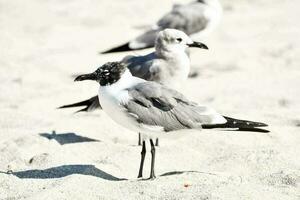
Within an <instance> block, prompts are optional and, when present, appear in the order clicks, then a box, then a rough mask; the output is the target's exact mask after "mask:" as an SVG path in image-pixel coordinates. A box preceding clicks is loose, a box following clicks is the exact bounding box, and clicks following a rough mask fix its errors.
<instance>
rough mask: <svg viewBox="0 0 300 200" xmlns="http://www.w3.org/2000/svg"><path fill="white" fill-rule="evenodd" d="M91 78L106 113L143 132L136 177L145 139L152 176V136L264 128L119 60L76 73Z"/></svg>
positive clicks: (119, 121)
mask: <svg viewBox="0 0 300 200" xmlns="http://www.w3.org/2000/svg"><path fill="white" fill-rule="evenodd" d="M84 80H93V81H97V82H98V83H99V85H100V86H99V91H98V97H99V100H100V101H101V106H102V108H103V110H104V111H105V112H106V114H107V115H108V116H109V117H110V118H111V119H112V120H113V121H115V122H116V123H118V124H120V125H121V126H123V127H125V128H128V129H129V130H131V131H134V132H140V133H142V134H143V145H142V151H141V161H140V167H139V172H138V178H142V177H143V167H144V159H145V156H146V143H145V141H146V140H150V145H151V170H150V179H154V178H155V177H156V176H155V170H154V168H155V146H154V142H153V138H158V137H164V136H172V135H175V134H176V132H175V131H178V130H182V129H197V130H201V129H206V128H207V129H211V128H224V129H237V130H241V131H245V130H246V131H260V132H261V131H265V132H268V130H264V129H259V128H257V127H265V126H267V124H265V123H261V122H253V121H247V120H239V119H234V118H231V117H226V116H223V115H221V114H219V113H218V112H216V111H215V110H214V109H212V108H209V107H207V106H203V105H199V104H197V103H194V102H192V101H190V100H188V99H187V98H186V97H185V96H184V95H182V94H181V93H179V92H177V91H176V90H173V89H171V88H169V87H167V86H165V85H162V84H159V83H156V82H153V81H146V80H144V79H141V78H138V77H135V76H132V74H131V73H130V70H129V69H128V68H127V67H126V65H125V64H124V63H122V62H109V63H106V64H104V65H102V66H101V67H99V68H98V69H97V70H96V71H95V72H93V73H90V74H83V75H80V76H78V77H77V78H76V79H75V81H84Z"/></svg>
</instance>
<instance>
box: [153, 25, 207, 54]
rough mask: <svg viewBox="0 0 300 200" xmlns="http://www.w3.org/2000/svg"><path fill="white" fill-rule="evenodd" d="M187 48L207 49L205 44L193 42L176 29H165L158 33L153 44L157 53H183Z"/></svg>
mask: <svg viewBox="0 0 300 200" xmlns="http://www.w3.org/2000/svg"><path fill="white" fill-rule="evenodd" d="M188 47H197V48H200V49H208V47H207V46H206V45H205V44H203V43H201V42H196V41H193V40H192V39H191V38H190V37H189V36H188V35H187V34H185V33H184V32H182V31H179V30H176V29H165V30H163V31H160V32H159V33H158V35H157V38H156V42H155V49H156V51H157V52H162V51H185V50H186V49H187V48H188Z"/></svg>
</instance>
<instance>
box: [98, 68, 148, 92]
mask: <svg viewBox="0 0 300 200" xmlns="http://www.w3.org/2000/svg"><path fill="white" fill-rule="evenodd" d="M142 82H145V80H143V79H140V78H137V77H134V76H132V75H131V73H130V71H129V70H128V69H126V71H125V72H124V73H123V74H122V76H121V78H120V79H119V80H118V81H117V82H115V83H113V84H111V85H106V86H101V85H100V89H99V90H100V92H101V90H102V91H109V92H110V93H118V92H119V91H122V90H124V89H126V88H130V87H132V86H134V85H136V84H138V83H142Z"/></svg>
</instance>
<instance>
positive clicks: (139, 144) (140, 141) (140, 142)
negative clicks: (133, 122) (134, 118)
mask: <svg viewBox="0 0 300 200" xmlns="http://www.w3.org/2000/svg"><path fill="white" fill-rule="evenodd" d="M138 146H142V140H141V133H139V141H138Z"/></svg>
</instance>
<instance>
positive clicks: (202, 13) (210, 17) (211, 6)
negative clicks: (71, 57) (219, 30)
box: [102, 0, 222, 54]
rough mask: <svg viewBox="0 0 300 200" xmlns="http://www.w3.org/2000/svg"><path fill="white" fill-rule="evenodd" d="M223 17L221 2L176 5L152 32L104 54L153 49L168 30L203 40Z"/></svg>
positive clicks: (214, 0) (147, 32) (203, 1)
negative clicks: (179, 31) (158, 36)
mask: <svg viewBox="0 0 300 200" xmlns="http://www.w3.org/2000/svg"><path fill="white" fill-rule="evenodd" d="M221 16H222V7H221V4H220V2H219V0H198V1H193V2H191V3H189V4H185V5H178V4H176V5H174V6H173V9H172V10H171V11H170V12H168V13H167V14H165V15H164V16H163V17H162V18H161V19H160V20H159V21H158V22H157V23H156V25H154V26H153V27H152V28H151V29H150V30H148V31H146V32H145V33H143V34H142V35H140V36H138V37H136V38H135V39H133V40H131V41H129V42H127V43H125V44H123V45H121V46H118V47H115V48H112V49H109V50H107V51H104V52H102V54H106V53H113V52H123V51H131V50H139V49H146V48H150V47H153V46H154V45H155V38H156V37H157V34H158V33H159V32H160V31H161V30H164V29H167V28H173V29H178V30H181V31H183V32H185V33H186V34H187V35H189V36H191V37H192V38H196V39H203V37H205V36H207V35H208V34H209V33H210V32H211V31H212V30H213V29H214V28H215V27H216V26H217V25H218V24H219V21H220V19H221Z"/></svg>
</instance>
